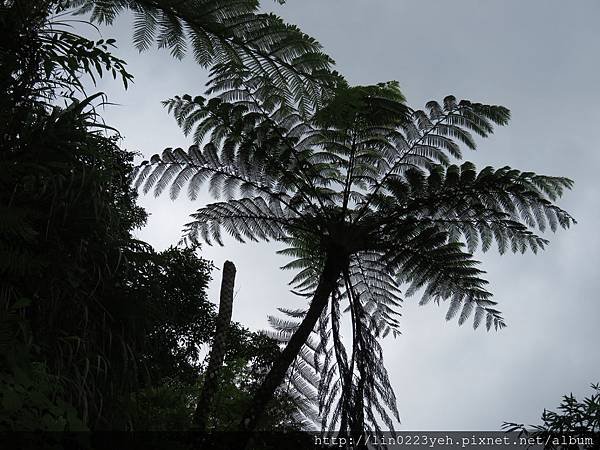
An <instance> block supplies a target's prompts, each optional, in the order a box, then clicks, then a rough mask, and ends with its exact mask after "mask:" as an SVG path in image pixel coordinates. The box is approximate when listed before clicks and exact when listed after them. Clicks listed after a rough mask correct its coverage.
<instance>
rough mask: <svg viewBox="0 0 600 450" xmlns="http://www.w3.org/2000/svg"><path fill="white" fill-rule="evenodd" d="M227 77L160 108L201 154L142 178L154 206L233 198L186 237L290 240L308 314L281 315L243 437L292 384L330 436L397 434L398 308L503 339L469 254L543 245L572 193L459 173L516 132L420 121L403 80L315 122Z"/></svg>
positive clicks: (461, 115) (556, 184)
mask: <svg viewBox="0 0 600 450" xmlns="http://www.w3.org/2000/svg"><path fill="white" fill-rule="evenodd" d="M220 76H221V75H220V74H218V73H217V75H216V77H215V78H214V79H213V81H212V92H213V94H216V96H215V97H213V98H212V99H210V100H208V101H207V99H205V98H203V97H196V98H192V97H191V96H182V97H176V98H174V99H172V100H169V101H167V102H165V105H166V106H167V108H168V109H169V110H170V111H171V112H172V113H173V114H174V115H175V118H176V120H177V121H178V123H179V124H180V125H181V126H182V128H183V129H184V131H185V132H186V133H188V134H192V135H194V136H195V139H196V143H195V145H194V146H192V147H191V148H190V150H188V151H187V152H184V151H182V150H176V151H172V150H166V151H165V152H163V154H162V156H158V155H155V156H154V157H153V158H152V159H151V160H150V161H149V162H146V163H144V164H143V165H142V166H140V168H139V174H138V185H139V186H142V187H143V189H144V190H145V191H146V192H148V191H150V190H151V189H154V190H155V191H154V192H155V194H160V193H161V192H163V191H165V190H166V188H167V187H168V186H170V193H171V195H172V196H173V197H176V196H178V195H180V193H181V192H182V191H183V190H184V187H185V186H186V184H187V185H188V186H189V187H188V194H189V196H190V198H194V199H195V198H197V189H198V187H199V186H200V185H202V184H208V186H209V189H210V191H211V192H212V194H213V195H215V196H223V197H225V199H224V201H221V202H218V203H213V204H210V205H207V206H205V207H203V208H201V209H199V210H198V212H197V213H195V214H194V215H192V219H193V220H192V221H191V222H190V223H189V224H187V225H186V229H185V237H186V238H188V239H192V240H196V239H200V240H203V241H205V242H208V243H213V242H217V243H219V244H222V243H223V239H222V235H223V233H227V234H229V235H231V236H233V237H234V238H236V239H238V240H240V241H242V242H243V241H246V240H253V241H267V240H277V241H280V242H283V243H285V244H287V248H286V249H284V250H282V252H281V253H283V254H284V255H287V256H289V257H291V258H292V260H291V261H290V262H289V263H288V264H287V265H286V266H285V268H286V269H291V270H294V271H295V272H296V275H295V276H294V277H293V280H292V283H291V284H292V286H293V292H295V293H297V294H299V295H300V296H302V297H305V298H307V299H308V300H309V304H308V308H307V309H300V310H283V312H284V314H286V315H288V316H290V317H291V318H290V319H276V318H272V319H271V322H272V324H273V325H274V327H275V330H276V333H275V334H273V336H274V337H277V338H278V339H279V341H281V342H283V343H287V346H286V348H285V349H284V351H283V353H282V356H281V358H280V360H279V361H278V362H276V363H275V365H274V366H273V368H272V370H271V372H270V373H269V375H268V376H267V378H266V379H265V382H264V384H263V386H262V387H261V388H260V389H259V391H258V393H257V396H256V398H255V400H254V403H253V405H252V407H251V408H250V410H249V412H248V414H247V416H246V419H247V420H245V421H244V422H243V423H242V426H243V427H245V428H247V429H252V428H253V427H254V426H256V423H257V420H258V417H259V416H260V413H261V411H262V408H263V407H264V405H265V402H266V401H267V400H268V398H270V396H271V395H272V392H273V390H274V389H275V388H277V386H280V385H282V382H283V379H284V377H285V376H286V373H287V377H288V378H287V379H288V383H289V384H290V386H295V385H294V380H301V382H299V384H298V385H297V386H295V387H294V389H295V394H299V393H301V392H303V391H307V392H308V395H307V399H313V398H314V395H313V394H314V392H315V391H316V399H317V404H318V406H319V413H320V417H321V420H322V423H321V425H322V427H323V428H324V429H334V428H335V427H339V428H341V429H342V430H343V431H346V430H350V431H356V430H362V428H363V427H367V428H370V429H375V430H377V429H378V427H379V426H380V424H381V423H385V424H386V426H388V427H392V426H393V423H394V421H395V420H398V414H397V410H396V406H395V403H396V401H395V397H394V394H393V391H392V389H391V386H390V383H389V380H388V378H387V373H386V371H385V369H384V366H383V363H382V361H383V355H382V352H381V347H380V344H379V339H380V338H382V337H384V336H386V335H387V334H389V333H390V332H391V333H392V334H393V335H397V334H398V333H399V332H400V321H399V317H400V311H399V308H400V306H401V303H402V301H403V298H406V297H410V296H411V295H419V296H420V298H421V300H420V303H421V304H426V303H428V302H431V301H433V302H436V303H442V302H445V303H446V304H447V305H448V309H447V314H446V319H447V320H456V321H457V322H458V323H459V324H463V323H466V321H467V320H469V319H471V320H472V323H473V327H474V328H478V327H479V326H481V325H483V324H485V327H486V328H487V329H488V330H490V329H491V328H494V329H500V328H503V327H504V326H505V321H504V319H503V317H502V315H501V313H500V312H499V311H498V310H497V309H496V302H495V301H493V300H492V295H491V293H490V292H489V291H487V290H486V285H487V281H486V280H485V279H484V278H483V276H484V272H483V270H482V269H481V268H480V267H479V266H480V264H479V262H478V261H477V260H476V259H475V258H474V257H473V252H474V251H475V250H477V249H482V250H483V251H487V250H489V249H490V248H491V246H492V243H493V242H494V241H495V242H496V244H497V247H498V250H499V252H500V253H504V252H506V251H509V250H511V251H513V252H524V251H526V250H532V251H533V252H537V251H538V250H540V249H543V248H544V247H545V245H546V244H547V240H546V238H544V237H542V236H541V235H539V234H537V233H538V231H540V232H544V231H545V230H546V229H548V228H549V229H550V230H552V231H554V230H556V229H558V228H559V227H560V228H567V227H569V225H570V224H571V223H573V222H574V220H573V218H572V217H571V216H570V215H569V214H568V213H567V212H565V211H564V210H562V209H561V208H559V207H558V206H556V205H555V204H554V203H553V201H555V200H556V199H557V198H559V197H560V196H561V195H562V194H563V192H564V191H565V190H566V189H570V188H571V187H572V181H570V180H569V179H566V178H562V177H549V176H542V175H536V174H534V173H531V172H521V171H518V170H515V169H511V168H509V167H503V168H500V169H493V168H491V167H486V168H484V169H482V170H480V171H477V169H476V168H475V166H474V165H473V164H472V163H469V162H465V163H462V164H461V165H458V164H456V163H455V162H457V160H460V159H461V158H462V149H463V148H465V147H466V148H468V149H474V148H475V147H476V143H477V140H476V138H475V136H479V137H487V136H489V135H490V134H491V133H492V131H493V127H494V126H495V125H505V124H506V123H507V122H508V119H509V116H510V114H509V111H508V110H507V109H506V108H503V107H501V106H494V105H483V104H480V103H473V102H470V101H464V100H463V101H457V100H456V99H455V98H454V97H453V96H448V97H446V98H445V99H444V100H443V101H442V102H435V101H431V102H429V103H427V105H426V107H425V109H423V110H413V109H411V108H409V107H408V106H406V105H405V103H404V98H403V96H402V94H401V93H400V91H399V88H398V85H397V83H395V82H391V83H381V84H378V85H375V86H357V87H350V86H345V85H343V86H340V87H339V88H338V89H337V90H336V95H335V96H334V97H333V98H332V99H331V101H330V102H328V103H327V104H325V105H323V106H322V107H321V108H319V110H318V111H317V112H316V114H314V115H313V116H312V117H310V118H308V119H307V118H305V116H304V114H303V111H301V110H300V106H296V107H294V106H293V104H292V103H290V102H289V101H287V99H286V97H285V95H286V94H285V92H284V91H278V90H274V91H268V92H267V91H265V90H264V89H263V85H262V84H261V83H260V82H252V81H251V79H250V78H248V79H247V80H246V81H245V82H244V83H235V82H231V83H229V82H223V80H224V79H221V78H219V77H220ZM228 80H229V81H231V77H230V78H228ZM202 145H204V147H203V150H200V146H202ZM344 317H348V318H349V323H350V324H351V325H352V330H353V331H352V336H351V337H348V338H347V339H343V338H342V336H341V332H340V323H341V321H342V319H343V318H344ZM348 340H349V341H350V343H351V345H349V346H348V345H347V344H348ZM294 368H295V369H294ZM294 370H296V372H294ZM308 373H311V374H313V375H315V374H317V375H318V379H313V378H312V375H311V376H308ZM317 380H318V382H317ZM308 386H310V389H309V388H308Z"/></svg>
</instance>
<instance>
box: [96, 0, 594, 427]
mask: <svg viewBox="0 0 600 450" xmlns="http://www.w3.org/2000/svg"><path fill="white" fill-rule="evenodd" d="M265 7H268V8H269V9H272V10H275V11H276V12H277V13H278V14H280V15H282V16H283V17H284V18H285V19H286V20H288V21H290V22H292V23H295V24H297V25H299V26H300V27H301V28H302V30H304V31H305V32H307V33H308V34H310V35H312V36H314V37H315V38H317V39H318V40H319V41H320V42H321V43H322V44H323V46H324V48H325V50H326V52H327V53H328V54H329V55H331V56H332V57H333V58H334V59H335V61H336V63H337V69H338V70H339V71H340V72H341V73H343V74H344V75H345V77H346V78H347V79H348V80H349V81H350V82H351V83H353V84H370V83H376V82H380V81H387V80H398V81H399V82H400V85H401V88H402V90H403V92H404V94H405V95H406V97H407V98H408V102H409V104H410V105H411V106H413V107H421V106H422V105H424V103H425V102H426V101H427V100H430V99H437V100H441V99H442V98H443V97H444V96H445V95H448V94H454V95H455V96H456V97H458V98H459V99H461V98H464V99H470V100H473V101H479V102H487V103H494V104H502V105H504V106H507V107H508V108H510V109H511V111H512V120H511V122H510V124H509V125H508V126H507V127H504V128H500V129H498V130H497V132H496V134H494V135H493V136H492V137H491V138H489V139H487V140H485V141H481V142H480V145H479V149H478V151H477V152H476V153H470V154H467V155H466V156H467V157H468V159H470V160H472V161H473V162H475V163H476V164H477V165H478V167H480V168H481V167H483V166H484V165H493V166H496V167H498V166H504V165H511V166H513V167H515V168H518V169H521V170H531V171H535V172H538V173H541V174H546V175H562V176H568V177H570V178H572V179H574V180H575V188H574V190H573V191H572V192H568V193H567V194H566V196H565V197H564V198H563V200H562V201H561V202H560V205H561V206H562V207H564V208H565V209H567V210H568V211H569V212H571V213H572V214H573V215H574V216H575V218H576V219H577V221H578V222H579V223H578V224H577V225H575V226H574V227H573V228H571V229H570V230H567V231H560V232H557V234H556V235H551V236H549V239H550V240H551V244H550V246H549V247H548V249H547V250H546V251H545V252H542V253H541V254H538V255H537V256H536V255H533V254H531V255H529V254H527V255H524V256H523V255H505V256H498V255H497V254H494V253H493V252H489V253H487V254H485V255H481V259H482V261H483V262H484V268H485V269H486V270H487V271H488V279H489V280H490V283H491V286H490V289H491V291H492V292H494V294H495V296H496V297H495V298H496V300H497V301H499V303H500V308H499V309H501V310H502V311H503V313H504V316H505V318H506V320H507V323H508V325H509V326H508V327H507V328H505V329H504V330H502V331H500V332H489V333H488V332H486V331H485V329H484V328H481V329H478V330H477V331H474V330H473V329H472V328H471V327H470V325H467V324H465V326H463V327H459V326H458V325H457V324H456V322H455V321H454V322H448V323H447V322H445V320H444V316H445V313H446V307H445V306H442V307H437V306H435V305H428V306H424V307H419V306H417V303H418V300H419V299H418V298H409V299H407V300H406V302H405V305H404V307H403V320H402V323H403V326H402V328H403V335H402V336H400V337H398V338H397V339H393V338H391V337H390V338H388V339H386V341H385V343H384V352H385V360H386V365H387V368H388V370H389V373H390V379H391V381H392V384H393V386H394V388H395V391H396V395H397V398H398V407H399V410H400V415H401V419H402V425H401V427H400V429H404V430H461V429H462V430H491V429H498V428H499V427H500V425H501V424H502V422H503V421H505V420H510V421H519V422H525V423H539V416H540V414H541V412H542V410H543V409H544V408H554V407H555V406H556V405H557V404H558V403H559V401H560V398H561V395H562V394H564V393H568V392H573V393H575V394H578V395H582V394H587V393H588V392H589V384H590V383H592V382H596V381H600V352H599V351H598V344H599V341H600V339H599V336H600V332H599V329H598V328H599V327H598V325H599V318H600V304H599V303H598V290H599V288H600V281H599V278H598V265H599V264H600V257H599V250H600V245H599V244H600V242H599V237H598V224H599V221H600V208H599V206H600V204H599V201H598V196H599V194H600V189H599V188H598V180H597V174H598V173H599V168H600V140H599V139H598V129H599V124H600V90H599V89H600V88H599V84H598V79H599V69H600V27H598V19H599V18H600V3H599V2H598V1H595V0H589V1H583V0H578V1H576V2H565V1H556V0H553V1H549V0H536V1H533V0H528V1H523V0H496V1H493V2H492V1H484V0H460V1H454V2H448V1H443V0H439V1H424V0H418V1H417V0H412V1H407V0H387V1H383V0H370V1H366V0H364V1H359V0H327V1H326V0H289V1H288V4H286V5H284V6H278V5H276V4H273V3H266V4H265ZM103 33H104V37H107V38H108V37H115V38H117V39H118V42H117V43H118V44H119V48H120V50H119V51H118V52H116V53H118V54H119V55H120V56H121V57H123V58H124V59H126V60H127V61H128V64H129V69H130V71H131V72H132V73H133V74H134V75H135V84H134V85H133V86H132V87H131V88H130V89H129V90H128V91H127V92H123V90H122V89H121V87H120V86H119V85H118V84H116V83H108V82H102V83H101V84H100V85H99V86H98V89H101V90H103V91H105V92H106V93H107V94H108V96H109V100H111V101H112V102H115V103H118V104H119V106H111V107H108V108H107V109H106V110H105V112H104V118H105V120H106V122H107V123H108V124H110V125H112V126H114V127H116V128H117V129H119V130H120V131H121V132H122V134H123V135H124V136H125V139H124V146H125V147H126V148H128V149H129V150H134V151H139V152H141V153H142V154H144V155H145V156H147V157H149V156H150V155H152V154H153V153H157V152H160V151H162V149H163V148H165V147H177V146H182V147H185V146H187V145H189V144H190V141H189V139H186V138H185V137H184V136H183V134H182V133H181V131H180V130H179V129H178V128H177V126H176V124H175V122H174V120H173V119H172V118H171V117H170V116H168V115H167V113H166V111H165V110H163V109H162V108H161V106H160V101H161V100H164V99H166V98H168V97H171V96H173V95H176V94H185V93H189V94H192V95H196V94H201V93H202V92H203V86H204V82H205V80H206V72H205V71H204V70H203V69H201V68H200V67H198V66H196V65H195V64H194V62H193V61H192V60H191V58H190V59H187V60H185V61H183V62H177V61H174V60H173V59H172V58H170V57H169V55H168V53H167V52H164V51H150V52H147V53H145V54H142V55H138V53H137V52H136V51H135V50H134V49H133V48H132V46H131V43H130V42H131V24H130V22H128V21H127V20H125V19H123V20H119V22H118V23H117V24H116V25H115V26H114V27H112V28H109V29H107V30H105V31H104V32H103ZM208 201H210V198H209V197H208V195H205V196H203V197H201V198H200V200H199V201H197V202H195V203H191V202H189V201H187V200H185V199H183V198H182V199H180V200H178V201H176V202H174V203H173V202H171V201H170V200H169V199H168V198H167V197H164V198H159V199H153V198H150V197H142V198H141V199H140V203H141V204H142V205H143V206H144V207H146V208H147V210H148V212H149V213H150V218H149V221H148V225H147V226H146V227H145V228H144V229H143V230H141V231H140V232H139V234H138V236H139V237H140V238H142V239H144V240H146V241H148V242H149V243H151V244H152V245H154V246H155V247H156V248H157V249H163V248H166V247H168V246H169V245H171V244H175V243H176V242H177V241H178V240H179V238H180V236H181V229H182V226H183V224H184V223H185V222H186V221H187V215H188V214H189V213H191V212H193V211H194V210H195V209H197V208H199V207H201V206H203V204H204V203H206V202H208ZM277 248H278V247H277V246H276V245H268V244H246V245H241V244H237V243H235V242H233V240H231V239H230V240H227V241H226V246H225V247H223V248H215V247H205V248H204V250H203V255H204V256H205V257H207V258H209V259H212V260H213V261H214V263H215V264H216V265H217V266H218V267H221V266H222V264H223V262H224V261H225V260H226V259H230V260H232V261H234V262H235V264H236V266H237V269H238V276H237V284H236V298H235V305H234V319H235V320H237V321H239V322H241V323H242V324H244V325H246V326H248V327H250V328H252V329H264V328H267V327H268V325H267V315H268V314H273V313H275V312H276V311H275V308H276V307H277V306H288V307H291V308H296V307H300V306H302V304H301V303H299V301H298V298H297V297H295V296H293V295H292V294H290V293H289V292H288V286H287V282H288V281H289V280H290V279H291V275H292V274H291V273H289V272H282V271H280V270H279V269H278V267H279V266H281V265H282V264H284V263H285V261H286V260H285V259H283V258H282V257H278V256H276V255H275V251H276V250H277ZM214 276H215V280H214V281H213V285H212V287H211V296H212V299H213V300H214V299H216V298H217V287H218V283H219V281H220V275H219V273H218V272H215V273H214Z"/></svg>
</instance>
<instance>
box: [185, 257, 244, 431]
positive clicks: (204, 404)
mask: <svg viewBox="0 0 600 450" xmlns="http://www.w3.org/2000/svg"><path fill="white" fill-rule="evenodd" d="M235 272H236V270H235V265H234V264H233V263H232V262H231V261H225V264H223V278H222V280H221V294H220V299H219V315H218V316H217V323H216V327H215V336H214V338H213V345H212V349H211V351H210V359H209V362H208V368H207V369H206V376H205V378H204V384H203V385H202V391H201V392H200V396H199V397H198V403H197V405H196V411H195V413H194V422H193V423H194V428H196V429H198V430H200V431H205V430H206V425H207V422H208V419H209V417H210V414H211V412H212V408H213V402H214V398H215V393H216V391H217V387H218V380H219V373H220V371H221V368H222V367H223V360H224V359H225V353H226V352H227V334H228V331H229V324H230V322H231V314H232V311H233V288H234V284H235Z"/></svg>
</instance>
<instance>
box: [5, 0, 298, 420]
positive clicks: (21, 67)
mask: <svg viewBox="0 0 600 450" xmlns="http://www.w3.org/2000/svg"><path fill="white" fill-rule="evenodd" d="M62 3H63V2H54V1H45V2H44V1H37V0H36V1H33V0H32V1H27V0H20V1H9V0H4V1H0V24H1V26H2V30H3V38H2V40H1V41H0V58H1V59H0V61H1V64H0V67H1V69H0V86H1V88H2V92H3V93H4V94H5V95H3V96H2V97H1V98H0V173H1V176H0V256H1V257H0V404H1V405H2V408H0V430H2V431H11V430H12V431H15V430H20V431H24V430H30V431H31V430H39V431H44V430H46V431H79V430H89V429H91V430H101V429H111V430H125V429H127V430H131V429H134V430H136V429H138V430H139V429H142V430H152V429H154V430H178V429H179V430H187V429H189V428H190V426H191V419H192V415H193V411H194V407H195V406H196V403H195V401H196V398H197V393H198V382H199V378H201V374H202V371H203V367H202V364H201V363H202V361H201V360H200V358H199V357H200V355H199V350H200V348H201V347H202V346H203V345H205V344H208V343H209V342H210V340H211V339H212V337H213V333H214V329H215V322H216V317H217V314H216V312H215V310H214V307H213V306H212V304H211V303H210V302H209V301H208V299H207V298H206V288H207V284H208V282H209V280H210V272H211V270H212V265H211V264H210V263H209V262H208V261H206V260H204V259H202V258H199V257H198V256H197V250H198V249H197V248H193V247H192V248H188V249H182V248H171V249H168V250H165V251H163V252H156V251H155V250H153V249H152V248H151V247H150V246H149V245H148V244H146V243H144V242H140V241H138V240H136V239H135V238H134V236H133V232H134V230H135V229H136V228H138V227H140V226H142V225H143V224H144V222H145V218H146V214H145V212H144V211H143V209H141V208H140V207H138V206H137V205H136V203H135V202H136V197H137V194H136V193H135V191H134V190H133V189H132V188H131V173H132V170H133V165H132V160H133V154H131V153H129V152H127V151H125V150H122V149H121V148H120V147H119V135H118V133H117V132H116V130H112V129H111V128H110V127H109V126H107V125H106V124H105V123H104V122H103V121H102V118H101V117H100V116H99V114H98V108H97V106H98V105H99V104H101V101H103V99H104V97H103V96H102V94H94V95H87V94H86V92H85V91H84V89H83V85H84V78H85V77H90V78H91V79H92V81H93V80H94V79H97V78H98V77H99V76H102V75H106V74H109V75H114V76H115V77H119V78H120V79H121V81H122V82H123V83H124V84H125V86H127V84H128V82H130V81H131V79H132V76H131V75H130V74H129V73H128V72H127V71H126V68H125V67H126V66H125V62H124V61H122V60H121V59H119V58H117V57H115V56H114V55H113V54H112V53H111V51H112V50H113V48H114V40H112V39H107V40H104V39H100V40H98V41H92V40H89V39H86V38H84V37H82V36H79V35H77V34H75V33H74V32H73V29H72V28H71V27H70V23H69V22H67V21H66V19H65V16H62V18H61V17H58V18H57V17H56V14H63V13H64V12H65V10H64V4H62ZM228 335H229V340H228V351H227V352H226V354H225V356H224V357H225V361H226V362H227V365H228V370H227V371H224V372H223V373H222V374H221V378H220V382H219V392H218V393H217V402H216V403H217V408H215V411H214V414H213V416H212V417H211V422H210V426H211V428H216V429H225V428H227V427H228V426H230V425H231V424H234V423H237V418H238V416H239V414H241V413H240V412H239V411H241V410H242V409H243V408H245V405H246V404H247V402H248V398H249V397H250V392H251V391H252V390H253V387H254V386H255V385H256V384H257V383H258V382H259V381H260V380H261V379H262V376H263V375H262V374H263V373H264V371H265V370H266V367H268V366H269V365H270V363H271V361H272V360H273V358H274V357H276V355H277V353H278V347H277V345H276V343H275V342H274V341H272V340H271V339H268V338H266V337H265V336H262V335H258V334H256V333H252V332H250V331H248V330H246V329H244V328H243V327H241V326H240V325H239V324H237V323H232V324H231V326H230V327H229V332H228ZM240 380H242V382H240ZM270 411H271V412H270V413H268V415H270V416H271V417H272V426H273V427H274V428H277V427H288V428H289V427H294V428H295V427H297V426H298V424H297V423H296V422H294V416H293V412H294V409H293V407H292V406H291V405H290V402H288V401H287V400H286V399H285V398H284V397H283V396H282V399H281V402H279V403H277V402H276V403H275V404H274V405H273V407H272V408H271V409H270ZM232 417H234V418H235V420H234V419H232Z"/></svg>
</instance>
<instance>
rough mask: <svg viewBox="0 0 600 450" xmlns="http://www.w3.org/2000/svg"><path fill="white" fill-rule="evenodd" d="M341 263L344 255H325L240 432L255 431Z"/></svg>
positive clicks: (324, 302)
mask: <svg viewBox="0 0 600 450" xmlns="http://www.w3.org/2000/svg"><path fill="white" fill-rule="evenodd" d="M345 264H347V260H346V259H345V258H343V257H339V256H337V257H336V256H335V255H327V257H326V259H325V266H324V268H323V272H322V273H321V276H320V277H319V284H318V285H317V289H316V290H315V293H314V295H313V299H312V301H311V304H310V308H309V309H308V312H307V313H306V316H305V317H304V319H303V320H302V322H301V323H300V326H299V327H298V329H297V330H296V331H295V332H294V334H293V335H292V337H291V338H290V340H289V342H288V344H287V345H286V347H285V349H284V350H283V351H282V352H281V354H280V355H279V357H278V358H277V360H276V361H275V363H274V364H273V366H272V367H271V370H270V371H269V373H268V374H267V376H266V377H265V379H264V381H263V383H262V384H261V386H260V387H259V388H258V390H257V391H256V393H255V395H254V397H253V399H252V402H251V404H250V407H249V408H248V410H247V411H246V414H245V415H244V417H243V418H242V422H241V424H240V428H241V429H242V430H243V431H246V432H252V431H255V430H256V427H257V425H258V423H259V421H260V419H261V417H262V415H263V413H264V411H265V409H266V407H267V405H268V403H269V401H270V400H271V399H272V398H273V395H274V393H275V390H276V389H277V387H278V386H279V385H280V384H281V383H282V382H283V379H284V377H285V374H286V372H287V370H288V368H289V367H290V365H291V364H292V362H293V361H294V360H295V359H296V357H297V356H298V354H299V353H300V349H301V348H302V346H303V345H304V343H305V342H306V340H307V339H308V336H309V335H310V333H311V332H312V330H313V329H314V328H315V325H316V323H317V321H318V320H319V317H320V316H321V313H322V312H323V310H324V309H325V307H326V306H327V302H328V300H329V297H330V295H331V293H332V292H333V290H334V289H335V288H336V285H337V280H338V278H339V276H340V274H341V272H342V269H343V268H344V265H345ZM247 436H249V435H247Z"/></svg>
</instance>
